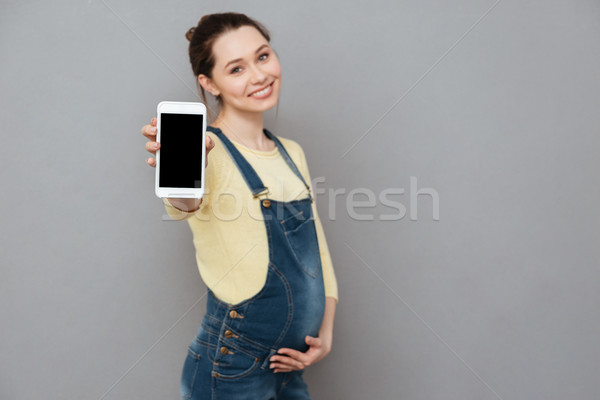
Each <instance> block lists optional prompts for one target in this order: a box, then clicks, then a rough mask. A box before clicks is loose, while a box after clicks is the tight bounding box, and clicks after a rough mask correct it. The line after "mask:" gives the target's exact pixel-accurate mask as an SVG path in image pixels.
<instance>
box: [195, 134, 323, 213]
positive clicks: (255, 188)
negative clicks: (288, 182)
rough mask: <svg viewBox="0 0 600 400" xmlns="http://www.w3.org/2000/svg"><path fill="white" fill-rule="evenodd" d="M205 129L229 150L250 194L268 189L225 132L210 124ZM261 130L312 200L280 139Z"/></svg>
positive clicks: (304, 182)
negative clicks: (273, 144) (272, 142)
mask: <svg viewBox="0 0 600 400" xmlns="http://www.w3.org/2000/svg"><path fill="white" fill-rule="evenodd" d="M206 129H207V130H209V131H211V132H213V133H214V134H215V135H217V136H218V137H219V139H221V141H222V142H223V144H224V145H225V148H226V149H227V151H228V152H229V155H230V156H231V158H233V161H234V162H235V164H236V166H237V167H238V169H239V170H240V172H241V174H242V176H243V177H244V180H245V181H246V183H247V184H248V187H249V188H250V190H251V191H252V194H253V195H254V197H257V196H258V195H259V194H261V193H263V192H266V191H268V188H267V187H265V185H264V184H263V183H262V181H261V180H260V178H259V177H258V175H257V174H256V171H254V168H252V166H251V165H250V164H249V163H248V161H246V159H245V158H244V156H242V155H241V154H240V152H239V151H238V149H236V148H235V145H234V144H233V143H231V141H230V140H229V139H228V138H227V136H225V134H224V133H223V132H222V131H221V129H219V128H215V127H212V126H207V127H206ZM263 132H264V133H265V135H267V137H268V138H269V139H271V140H272V141H274V142H275V145H276V146H277V148H278V149H279V153H281V156H282V157H283V159H284V160H285V162H286V164H287V165H288V166H289V167H290V169H291V170H292V172H294V174H296V176H298V178H300V180H301V181H302V183H303V184H304V186H306V190H308V196H309V197H310V200H311V202H312V195H311V193H310V186H308V184H307V183H306V181H305V180H304V177H303V176H302V174H301V173H300V171H299V170H298V167H297V166H296V164H295V163H294V161H293V160H292V158H291V157H290V155H289V154H288V152H287V150H286V149H285V147H283V144H282V143H281V141H280V140H279V139H278V138H277V136H275V135H273V134H272V133H271V132H269V131H268V130H266V129H263Z"/></svg>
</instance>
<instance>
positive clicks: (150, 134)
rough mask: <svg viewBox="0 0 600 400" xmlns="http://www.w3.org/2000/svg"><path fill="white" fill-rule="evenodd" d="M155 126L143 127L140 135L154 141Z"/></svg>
mask: <svg viewBox="0 0 600 400" xmlns="http://www.w3.org/2000/svg"><path fill="white" fill-rule="evenodd" d="M156 131H157V129H156V126H151V125H144V126H143V127H142V134H143V135H144V136H146V137H147V138H148V139H150V140H152V141H156Z"/></svg>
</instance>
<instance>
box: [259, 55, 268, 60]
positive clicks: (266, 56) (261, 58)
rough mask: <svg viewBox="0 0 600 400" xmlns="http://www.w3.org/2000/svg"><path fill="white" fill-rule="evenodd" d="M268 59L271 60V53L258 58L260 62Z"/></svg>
mask: <svg viewBox="0 0 600 400" xmlns="http://www.w3.org/2000/svg"><path fill="white" fill-rule="evenodd" d="M267 58H269V53H264V54H261V55H260V56H258V61H265V60H266V59H267Z"/></svg>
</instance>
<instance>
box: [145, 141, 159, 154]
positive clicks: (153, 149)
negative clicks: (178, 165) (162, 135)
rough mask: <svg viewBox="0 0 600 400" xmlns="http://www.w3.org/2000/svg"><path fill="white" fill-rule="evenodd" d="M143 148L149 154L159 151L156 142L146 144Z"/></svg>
mask: <svg viewBox="0 0 600 400" xmlns="http://www.w3.org/2000/svg"><path fill="white" fill-rule="evenodd" d="M144 147H145V148H146V150H147V151H149V152H150V153H152V154H156V150H158V149H160V143H158V142H146V145H145V146H144Z"/></svg>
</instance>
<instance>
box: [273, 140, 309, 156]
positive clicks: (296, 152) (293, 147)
mask: <svg viewBox="0 0 600 400" xmlns="http://www.w3.org/2000/svg"><path fill="white" fill-rule="evenodd" d="M277 138H278V139H279V141H280V142H281V144H282V145H283V147H285V149H286V151H287V152H288V153H289V155H290V157H292V159H293V160H294V161H295V162H300V163H304V162H305V157H304V150H303V149H302V146H300V144H299V143H298V142H296V141H295V140H292V139H288V138H285V137H281V136H277Z"/></svg>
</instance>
